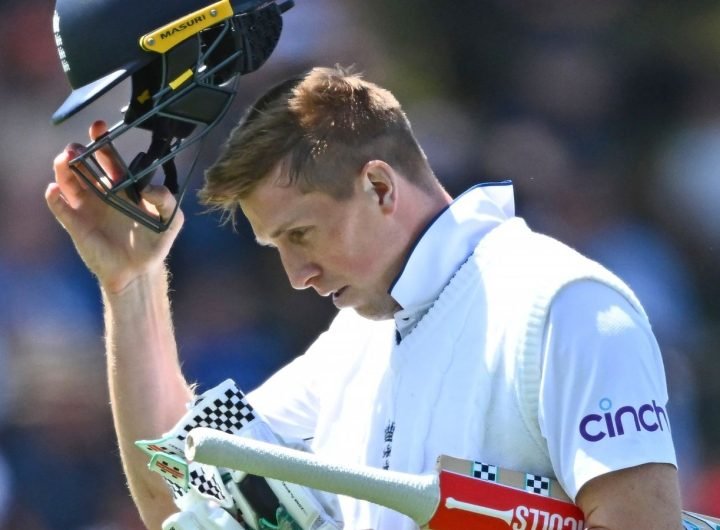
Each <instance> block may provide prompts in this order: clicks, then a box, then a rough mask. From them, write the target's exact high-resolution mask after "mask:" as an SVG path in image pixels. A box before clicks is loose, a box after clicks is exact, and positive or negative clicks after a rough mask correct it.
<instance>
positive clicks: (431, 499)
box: [185, 427, 440, 526]
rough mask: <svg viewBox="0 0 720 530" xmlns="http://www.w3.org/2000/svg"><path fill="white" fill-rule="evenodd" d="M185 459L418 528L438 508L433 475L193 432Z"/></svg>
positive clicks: (203, 429) (201, 430) (202, 429)
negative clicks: (334, 497)
mask: <svg viewBox="0 0 720 530" xmlns="http://www.w3.org/2000/svg"><path fill="white" fill-rule="evenodd" d="M185 456H186V457H187V458H188V459H189V460H194V461H196V462H201V463H203V464H210V465H214V466H217V467H224V468H228V469H237V470H240V471H244V472H246V473H249V474H251V475H259V476H263V477H268V478H273V479H276V480H284V481H286V482H292V483H294V484H301V485H303V486H308V487H310V488H315V489H319V490H323V491H329V492H332V493H337V494H340V495H348V496H350V497H354V498H357V499H363V500H366V501H369V502H372V503H375V504H380V505H382V506H385V507H387V508H390V509H392V510H395V511H398V512H400V513H403V514H405V515H407V516H408V517H410V518H411V519H413V520H414V521H415V522H416V523H417V524H418V525H420V526H424V525H425V524H427V522H428V521H430V519H431V518H432V516H433V514H434V513H435V510H436V509H437V507H438V504H439V502H440V486H439V482H438V478H437V475H414V474H410V473H401V472H398V471H388V470H384V469H377V468H373V467H369V466H362V465H356V464H345V463H340V462H332V461H329V460H324V459H321V458H319V457H318V456H316V455H314V454H312V453H306V452H303V451H298V450H295V449H290V448H288V447H284V446H281V445H274V444H270V443H267V442H261V441H259V440H253V439H251V438H243V437H240V436H233V435H230V434H226V433H223V432H221V431H217V430H214V429H208V428H206V427H198V428H195V429H193V430H192V431H190V435H189V436H188V438H187V440H186V445H185Z"/></svg>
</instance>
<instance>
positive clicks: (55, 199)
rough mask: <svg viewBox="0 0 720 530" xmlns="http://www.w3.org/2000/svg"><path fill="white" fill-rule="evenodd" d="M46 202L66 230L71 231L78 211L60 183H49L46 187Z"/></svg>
mask: <svg viewBox="0 0 720 530" xmlns="http://www.w3.org/2000/svg"><path fill="white" fill-rule="evenodd" d="M45 202H47V205H48V208H49V209H50V211H51V212H52V214H53V215H54V216H55V218H56V219H57V220H58V222H59V223H60V224H61V225H62V226H63V227H64V228H65V230H68V231H70V228H71V227H72V224H73V221H74V219H75V217H76V213H75V211H74V210H73V209H72V208H71V207H70V205H69V204H68V203H67V201H66V200H65V197H64V196H63V193H62V191H61V189H60V185H59V184H57V183H55V182H52V183H50V184H48V187H47V188H46V189H45Z"/></svg>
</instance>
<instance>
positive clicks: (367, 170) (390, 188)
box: [360, 160, 399, 213]
mask: <svg viewBox="0 0 720 530" xmlns="http://www.w3.org/2000/svg"><path fill="white" fill-rule="evenodd" d="M360 177H361V181H362V187H363V192H364V193H366V194H367V195H368V196H369V197H371V198H372V200H373V202H375V203H377V205H378V206H380V208H381V209H382V210H383V212H384V213H392V212H394V211H395V209H396V208H397V199H398V183H399V176H398V174H397V173H396V172H395V170H394V169H393V168H392V166H390V165H389V164H387V163H386V162H383V161H382V160H371V161H369V162H368V163H366V164H365V165H364V166H363V168H362V171H361V172H360Z"/></svg>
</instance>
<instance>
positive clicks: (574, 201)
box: [0, 0, 720, 530]
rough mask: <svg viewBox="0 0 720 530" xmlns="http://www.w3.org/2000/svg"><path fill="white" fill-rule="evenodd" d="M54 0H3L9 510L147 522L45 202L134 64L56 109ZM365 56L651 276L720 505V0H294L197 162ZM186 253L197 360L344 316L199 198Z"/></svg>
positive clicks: (177, 303) (572, 237)
mask: <svg viewBox="0 0 720 530" xmlns="http://www.w3.org/2000/svg"><path fill="white" fill-rule="evenodd" d="M52 9H53V3H52V1H51V0H0V14H1V16H0V72H1V73H0V116H2V122H3V123H4V125H3V127H2V128H0V302H1V303H0V530H5V529H24V530H115V529H124V530H135V529H141V528H142V525H141V524H140V522H139V520H138V517H137V515H136V513H135V510H134V507H133V505H132V503H131V501H130V499H129V495H128V493H127V489H126V487H125V481H124V478H123V475H122V469H121V466H120V462H119V458H118V451H117V448H116V444H115V441H114V434H113V430H112V419H111V417H110V414H109V406H108V395H107V387H106V382H105V374H104V370H105V366H104V358H103V344H102V333H103V331H102V316H101V304H100V300H99V294H98V289H97V287H96V285H95V281H94V279H93V278H92V277H91V276H90V274H89V273H88V272H87V271H86V270H85V269H84V267H83V264H82V263H81V262H80V260H79V258H77V256H76V255H75V253H74V250H73V248H72V245H71V242H70V240H69V238H68V237H67V236H66V234H65V233H64V232H63V230H62V229H61V228H60V227H59V226H58V225H57V224H56V223H55V221H54V219H53V218H52V217H51V215H50V213H49V212H48V210H47V208H46V207H45V204H44V199H43V193H44V189H45V187H46V185H47V183H48V182H49V180H50V179H51V178H52V172H51V163H52V159H53V158H54V156H55V154H56V153H58V152H59V151H60V150H61V149H62V148H63V147H64V146H65V144H67V143H68V142H70V141H84V140H85V139H86V130H87V126H88V125H89V123H90V122H91V121H92V120H93V119H96V118H102V119H106V120H108V121H110V122H113V121H114V120H117V119H118V118H119V116H120V115H119V112H118V109H119V108H120V107H122V106H123V105H124V104H125V103H126V101H127V98H128V96H129V92H128V87H127V86H125V85H123V86H121V87H120V88H119V89H116V90H115V91H113V92H112V93H111V94H109V95H108V96H107V97H104V98H102V99H101V100H100V101H99V102H98V103H96V104H95V105H93V106H91V108H90V109H89V110H85V111H83V112H81V113H80V114H79V115H78V116H76V117H74V118H72V119H71V120H70V121H68V122H67V123H65V124H63V125H61V126H58V127H54V126H52V125H50V122H49V118H50V115H51V114H52V112H53V111H54V110H55V108H57V107H58V106H59V104H60V103H61V101H62V100H63V98H64V97H65V96H66V95H67V93H68V91H69V87H68V85H67V82H66V80H65V78H64V75H63V74H62V71H61V69H60V66H59V61H58V58H57V54H56V51H55V47H54V43H53V37H52V30H51V28H52ZM336 63H337V64H341V65H355V67H356V69H357V70H359V71H362V72H364V73H365V75H366V77H367V78H368V79H370V80H373V81H376V82H378V83H380V84H382V85H384V86H386V87H388V88H390V89H391V90H392V91H393V92H394V93H395V94H396V95H397V96H398V99H400V101H401V102H403V104H404V106H405V110H406V112H407V113H408V115H409V117H410V120H411V122H412V123H413V125H414V127H415V130H416V133H417V135H418V137H419V140H420V142H421V144H422V145H423V146H424V148H425V150H426V153H427V155H428V157H429V159H430V162H431V164H432V165H433V167H434V168H435V170H436V173H437V174H438V176H439V177H440V178H441V180H443V181H444V182H445V183H446V185H447V188H448V190H449V191H450V192H451V193H453V194H457V193H459V192H461V191H462V190H464V189H466V188H467V187H469V186H471V185H472V184H474V183H476V182H480V181H493V180H505V179H512V180H513V182H514V184H515V189H516V194H517V203H518V204H517V206H518V207H517V209H518V212H519V214H520V215H521V216H523V217H525V218H526V219H527V220H528V222H529V223H530V225H531V226H533V227H534V228H536V229H538V230H540V231H542V232H546V233H549V234H552V235H554V236H556V237H558V238H560V239H561V240H563V241H565V242H567V243H569V244H571V245H572V246H574V247H575V248H577V249H579V250H581V251H582V252H584V253H586V254H587V255H589V256H591V257H593V258H595V259H597V260H599V261H600V262H602V263H604V264H605V265H607V266H608V267H609V268H610V269H611V270H613V271H615V272H616V273H618V274H619V275H620V276H621V277H623V278H624V279H625V280H626V281H627V282H628V283H629V284H630V285H631V287H632V288H633V289H634V290H635V291H636V293H637V294H638V296H639V297H640V299H641V300H642V301H643V303H644V304H645V307H646V309H647V311H648V313H649V315H650V318H651V321H652V323H653V328H654V330H655V332H656V334H657V337H658V340H659V341H660V343H661V347H662V350H663V355H664V362H665V367H666V370H667V374H668V381H669V386H670V395H671V402H670V406H669V408H670V413H671V415H672V416H671V419H672V425H673V434H674V437H675V441H676V447H677V451H678V458H679V462H680V471H681V479H682V487H683V497H684V503H685V506H686V507H688V508H691V509H694V510H697V511H705V512H706V513H710V514H715V515H720V412H718V406H720V362H718V358H716V357H715V356H716V355H719V354H720V303H718V302H717V300H718V299H719V298H720V67H718V64H720V4H718V3H717V2H712V1H703V0H664V1H663V2H657V1H655V2H651V1H643V0H602V1H597V0H534V1H531V2H527V1H520V0H460V1H454V2H437V1H434V2H431V1H428V0H394V1H392V2H386V1H381V0H365V1H363V2H353V1H350V0H296V7H295V8H294V9H292V10H291V11H290V12H288V13H287V15H286V16H285V30H284V33H283V35H282V38H281V42H280V45H279V48H278V50H277V52H276V53H275V55H273V57H272V58H271V59H270V61H269V63H268V64H267V65H266V66H265V67H264V68H262V69H261V70H260V71H258V72H256V73H254V74H251V75H249V76H247V77H246V78H243V79H242V80H241V82H240V89H241V93H240V95H239V96H238V98H237V100H236V102H235V103H234V105H233V108H232V110H231V111H230V116H229V117H228V118H226V120H225V124H224V125H223V126H222V127H219V128H218V129H217V130H215V131H213V133H212V134H211V135H210V136H209V139H208V141H207V142H206V143H205V146H204V147H203V151H202V153H201V154H200V157H201V162H200V164H199V166H198V169H197V170H196V171H195V172H196V173H197V174H196V175H195V177H194V180H193V185H192V187H193V188H194V189H196V188H197V187H198V186H199V184H200V182H201V179H202V171H201V169H202V166H203V165H207V163H209V162H210V161H212V160H213V158H214V156H215V155H216V153H217V148H218V145H219V144H220V143H221V142H222V140H223V138H224V136H225V135H226V134H227V132H228V131H229V129H230V128H231V127H232V125H233V124H234V122H235V121H236V120H237V117H238V116H239V115H240V114H241V113H242V111H243V109H244V108H245V107H246V106H247V105H248V103H250V102H251V101H252V100H253V99H254V97H255V96H256V95H257V94H259V93H260V92H261V91H262V90H263V89H264V88H267V87H268V86H270V85H271V84H273V83H275V82H277V81H280V80H281V79H283V78H285V77H286V76H288V75H290V74H295V73H298V72H300V71H302V70H305V69H306V68H308V67H310V66H313V65H317V64H321V65H332V64H336ZM183 209H184V211H185V213H186V224H185V227H184V229H183V231H182V233H181V235H180V237H179V240H178V243H177V245H176V247H175V248H174V250H173V252H172V255H171V257H170V260H169V265H170V268H171V271H172V289H173V306H174V314H175V321H176V329H177V334H178V342H179V347H180V355H181V357H182V359H183V364H184V368H185V372H186V374H187V376H188V378H189V379H190V380H192V381H196V382H198V384H199V385H200V389H201V390H203V389H207V388H209V387H211V386H214V385H215V384H217V383H219V382H220V381H222V380H223V379H225V378H227V377H233V378H234V379H235V380H236V381H237V382H238V383H239V384H240V386H241V387H243V388H245V389H251V388H252V387H253V386H255V385H257V384H258V383H259V382H261V381H262V380H263V379H264V378H265V377H266V376H267V375H268V374H269V373H271V372H272V371H274V370H275V369H276V368H277V367H279V366H281V365H282V364H284V363H286V362H287V361H288V360H290V359H291V358H292V357H293V356H295V355H297V354H298V353H301V352H302V351H303V349H304V348H305V347H306V346H307V344H308V343H309V341H310V340H311V339H312V338H313V337H314V336H315V335H316V334H317V333H318V332H319V331H320V330H322V329H323V328H324V327H325V326H326V325H327V323H328V321H329V320H330V318H331V317H332V315H333V312H334V311H333V308H332V305H331V303H330V302H329V301H328V300H326V299H320V298H319V297H317V296H315V295H313V294H312V293H308V292H296V291H292V290H291V288H290V287H289V285H288V283H287V281H286V279H285V277H284V274H283V272H282V269H281V267H280V264H279V260H277V259H276V256H275V255H274V254H273V252H272V251H271V250H267V249H262V248H259V247H258V246H256V245H255V244H254V242H253V239H252V235H251V233H250V231H249V228H248V227H247V226H246V225H245V224H243V223H242V222H240V223H239V224H238V226H237V229H236V230H233V229H232V227H230V226H220V223H219V221H220V219H218V218H217V216H215V215H211V214H207V213H204V212H203V211H202V209H201V208H200V207H199V206H198V205H197V203H196V201H195V197H194V194H193V193H192V192H191V193H190V194H188V196H187V197H186V199H185V201H184V203H183Z"/></svg>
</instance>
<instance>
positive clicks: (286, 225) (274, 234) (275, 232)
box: [255, 219, 297, 247]
mask: <svg viewBox="0 0 720 530" xmlns="http://www.w3.org/2000/svg"><path fill="white" fill-rule="evenodd" d="M296 222H297V220H296V219H290V220H289V221H285V222H284V223H282V224H281V225H280V226H278V227H277V228H276V229H275V230H273V232H272V234H270V236H269V240H271V241H272V240H273V239H277V238H278V237H280V235H281V234H282V233H283V232H286V231H287V230H288V228H290V227H291V226H292V225H293V224H295V223H296ZM255 241H256V242H257V244H258V245H261V246H263V247H271V246H273V245H272V243H269V242H267V241H263V240H261V239H258V237H255Z"/></svg>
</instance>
